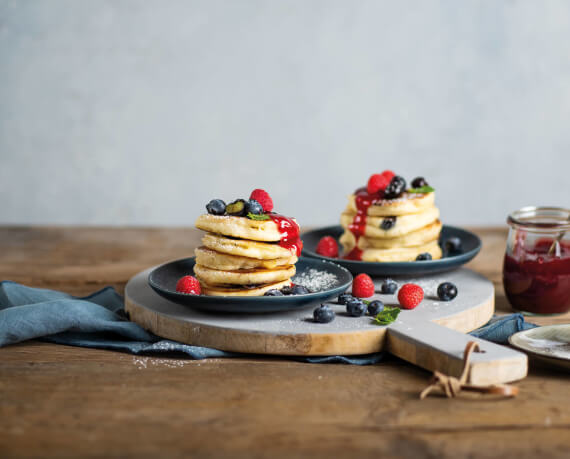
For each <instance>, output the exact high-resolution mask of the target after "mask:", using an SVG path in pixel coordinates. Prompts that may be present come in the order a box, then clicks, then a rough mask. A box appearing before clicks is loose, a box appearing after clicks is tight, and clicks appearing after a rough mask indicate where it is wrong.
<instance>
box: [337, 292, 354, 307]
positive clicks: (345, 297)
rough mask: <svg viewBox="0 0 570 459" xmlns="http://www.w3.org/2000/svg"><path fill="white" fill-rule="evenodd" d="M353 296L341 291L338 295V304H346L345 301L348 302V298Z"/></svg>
mask: <svg viewBox="0 0 570 459" xmlns="http://www.w3.org/2000/svg"><path fill="white" fill-rule="evenodd" d="M353 298H354V297H353V296H352V295H351V294H350V293H341V294H340V295H339V296H338V299H337V301H338V304H346V303H348V300H351V299H353Z"/></svg>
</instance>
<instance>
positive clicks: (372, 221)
mask: <svg viewBox="0 0 570 459" xmlns="http://www.w3.org/2000/svg"><path fill="white" fill-rule="evenodd" d="M438 218H439V209H438V208H437V207H435V206H432V207H428V208H427V209H425V210H424V211H423V212H421V213H418V214H409V215H400V216H397V217H396V222H395V224H394V226H392V228H390V229H387V230H384V229H382V228H381V225H382V221H383V220H384V217H366V226H365V227H364V236H366V237H370V238H376V239H393V238H395V237H400V236H404V235H405V234H408V233H411V232H412V231H416V230H418V229H420V228H423V227H424V226H427V225H429V224H430V223H433V222H435V221H436V220H437V219H438ZM353 219H354V214H347V213H343V214H342V215H341V216H340V224H341V225H342V227H343V228H344V229H348V227H349V226H350V224H351V223H352V221H353Z"/></svg>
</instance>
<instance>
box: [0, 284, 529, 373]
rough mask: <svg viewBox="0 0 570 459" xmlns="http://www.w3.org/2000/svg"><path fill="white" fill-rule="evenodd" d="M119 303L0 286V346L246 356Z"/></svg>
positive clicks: (502, 320)
mask: <svg viewBox="0 0 570 459" xmlns="http://www.w3.org/2000/svg"><path fill="white" fill-rule="evenodd" d="M123 304H124V303H123V298H122V297H121V296H120V295H119V294H118V293H117V292H116V291H115V290H114V289H113V288H112V287H106V288H104V289H102V290H99V291H97V292H95V293H93V294H91V295H89V296H86V297H83V298H77V297H73V296H71V295H68V294H67V293H63V292H58V291H54V290H46V289H40V288H32V287H26V286H24V285H21V284H17V283H15V282H11V281H3V282H0V347H2V346H6V345H7V344H14V343H19V342H21V341H26V340H29V339H41V340H43V341H48V342H51V343H58V344H67V345H70V346H81V347H92V348H99V349H113V350H118V351H124V352H130V353H132V354H137V355H138V354H145V355H148V354H158V353H173V352H179V353H183V354H186V355H187V356H188V357H191V358H193V359H205V358H209V357H240V356H241V357H243V356H245V355H246V354H239V353H235V352H226V351H220V350H218V349H211V348H207V347H199V346H190V345H188V344H182V343H178V342H176V341H171V340H167V339H162V338H160V337H158V336H156V335H153V334H151V333H149V332H147V331H146V330H144V329H143V328H141V327H140V326H139V325H137V324H135V323H134V322H129V321H128V320H127V319H126V315H125V311H124V309H123ZM535 326H536V325H533V324H529V323H527V322H525V321H524V317H523V316H522V315H521V314H510V315H507V316H502V317H495V318H493V319H492V320H491V321H490V322H489V323H488V324H487V325H485V326H483V327H481V328H479V329H477V330H475V331H473V332H471V335H473V336H477V337H479V338H482V339H487V340H489V341H494V342H496V343H506V342H507V339H508V337H509V336H510V335H512V334H513V333H516V332H517V331H520V330H526V329H528V328H533V327H535ZM382 357H383V353H382V352H377V353H374V354H366V355H361V356H350V357H347V356H340V355H337V356H327V357H303V358H295V360H300V361H303V362H310V363H349V364H354V365H370V364H374V363H377V362H379V361H380V360H382Z"/></svg>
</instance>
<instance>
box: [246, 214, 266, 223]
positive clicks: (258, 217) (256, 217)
mask: <svg viewBox="0 0 570 459" xmlns="http://www.w3.org/2000/svg"><path fill="white" fill-rule="evenodd" d="M247 218H249V219H250V220H257V221H259V222H262V221H263V220H269V215H267V214H260V215H256V214H252V213H251V212H248V213H247Z"/></svg>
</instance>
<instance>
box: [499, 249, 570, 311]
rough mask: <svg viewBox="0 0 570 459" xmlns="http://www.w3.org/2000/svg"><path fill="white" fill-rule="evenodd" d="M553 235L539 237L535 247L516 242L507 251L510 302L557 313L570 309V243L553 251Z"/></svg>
mask: <svg viewBox="0 0 570 459" xmlns="http://www.w3.org/2000/svg"><path fill="white" fill-rule="evenodd" d="M552 243H553V239H549V238H544V239H539V240H538V241H536V243H535V244H534V247H525V246H524V244H516V246H515V250H513V253H512V254H506V255H505V261H504V265H503V285H504V287H505V293H506V295H507V298H508V300H509V302H510V303H511V304H512V305H513V306H514V307H515V308H516V309H519V310H521V311H528V312H532V313H535V314H556V313H563V312H566V311H569V310H570V243H569V242H566V241H562V242H560V251H559V252H558V253H554V254H551V255H549V254H548V251H549V249H550V246H551V245H552Z"/></svg>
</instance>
